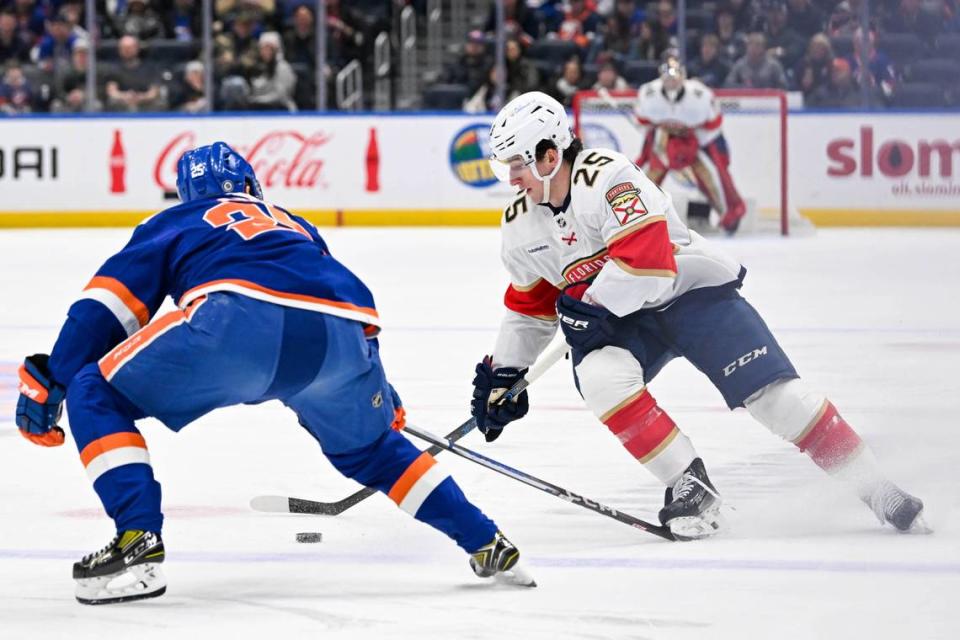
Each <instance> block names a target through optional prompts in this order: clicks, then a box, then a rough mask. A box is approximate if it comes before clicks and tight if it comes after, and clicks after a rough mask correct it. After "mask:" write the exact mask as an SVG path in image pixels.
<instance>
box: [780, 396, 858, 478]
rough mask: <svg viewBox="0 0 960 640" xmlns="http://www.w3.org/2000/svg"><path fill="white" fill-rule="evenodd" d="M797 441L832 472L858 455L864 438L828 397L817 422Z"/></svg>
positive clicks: (802, 449)
mask: <svg viewBox="0 0 960 640" xmlns="http://www.w3.org/2000/svg"><path fill="white" fill-rule="evenodd" d="M794 444H796V445H797V447H799V448H800V451H803V452H804V453H806V454H807V455H808V456H810V459H811V460H813V461H814V462H815V463H816V464H817V466H818V467H820V468H821V469H823V470H824V471H827V472H828V473H830V472H834V471H837V470H838V469H839V468H840V467H843V466H844V465H845V464H847V462H849V461H851V460H852V459H853V458H854V457H856V455H857V453H858V452H859V450H860V449H861V448H862V446H863V441H862V440H861V439H860V436H858V435H857V433H856V432H855V431H854V430H853V429H852V428H851V427H850V425H849V424H847V421H846V420H844V419H843V418H842V417H840V414H839V413H837V409H836V408H835V407H834V406H833V403H831V402H830V401H827V402H825V403H824V406H823V409H822V410H821V412H820V414H819V415H818V416H817V418H816V419H815V420H814V422H813V425H812V426H810V427H809V428H808V429H807V430H806V431H805V432H804V434H803V435H801V436H800V438H798V439H797V440H796V441H794Z"/></svg>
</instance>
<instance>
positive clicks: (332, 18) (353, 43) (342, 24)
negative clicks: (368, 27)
mask: <svg viewBox="0 0 960 640" xmlns="http://www.w3.org/2000/svg"><path fill="white" fill-rule="evenodd" d="M326 2H327V39H328V40H329V42H330V46H329V48H328V50H327V51H328V55H327V57H328V58H330V59H331V60H330V63H331V64H332V65H333V66H335V67H336V68H338V69H339V68H342V67H343V66H344V65H346V64H347V63H348V62H350V61H351V60H355V59H358V58H359V59H363V57H364V51H365V47H366V45H367V37H366V35H365V33H364V29H365V19H364V16H363V13H362V12H361V11H360V10H358V9H355V8H352V7H349V6H348V7H344V6H343V4H342V3H341V2H340V0H326Z"/></svg>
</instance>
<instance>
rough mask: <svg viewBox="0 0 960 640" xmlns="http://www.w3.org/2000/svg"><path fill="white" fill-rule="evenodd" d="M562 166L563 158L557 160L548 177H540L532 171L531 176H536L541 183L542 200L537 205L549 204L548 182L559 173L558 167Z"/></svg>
mask: <svg viewBox="0 0 960 640" xmlns="http://www.w3.org/2000/svg"><path fill="white" fill-rule="evenodd" d="M562 164H563V158H558V160H557V165H556V166H555V167H554V168H553V171H551V172H550V173H549V174H548V175H545V176H541V175H540V174H539V173H538V172H537V171H536V170H534V172H533V175H535V176H537V178H539V179H540V182H542V183H543V198H541V199H540V202H539V203H538V204H550V182H551V180H552V179H553V177H554V176H555V175H557V172H559V171H560V165H562Z"/></svg>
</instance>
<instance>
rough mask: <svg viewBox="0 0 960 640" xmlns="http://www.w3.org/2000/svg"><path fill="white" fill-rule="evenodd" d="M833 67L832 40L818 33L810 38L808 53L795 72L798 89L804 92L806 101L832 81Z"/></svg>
mask: <svg viewBox="0 0 960 640" xmlns="http://www.w3.org/2000/svg"><path fill="white" fill-rule="evenodd" d="M832 65H833V47H832V46H831V44H830V38H828V37H827V36H826V35H825V34H823V33H818V34H816V35H815V36H813V37H812V38H810V44H808V45H807V53H806V55H805V56H804V57H803V59H801V60H800V62H799V63H798V64H797V68H796V70H795V71H794V74H793V75H794V79H795V83H796V87H797V88H798V89H800V91H802V92H803V97H804V100H805V101H806V100H809V99H810V97H811V96H812V95H813V94H814V92H816V91H817V89H819V88H820V87H822V86H824V85H825V84H827V83H828V82H829V81H830V72H831V69H832V68H833V67H832Z"/></svg>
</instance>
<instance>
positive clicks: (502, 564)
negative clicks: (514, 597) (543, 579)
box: [470, 531, 537, 587]
mask: <svg viewBox="0 0 960 640" xmlns="http://www.w3.org/2000/svg"><path fill="white" fill-rule="evenodd" d="M470 568H471V569H473V572H474V573H475V574H477V575H478V576H480V577H481V578H495V579H497V580H500V581H503V582H507V583H509V584H515V585H519V586H522V587H535V586H537V583H536V582H535V581H534V579H533V576H531V575H530V574H529V573H527V571H526V570H525V569H524V568H523V567H521V566H520V552H519V551H518V550H517V548H516V547H515V546H513V543H512V542H510V541H509V540H507V539H506V538H505V537H504V535H503V534H502V533H500V532H499V531H497V534H496V535H495V536H494V537H493V540H491V541H490V542H489V543H487V544H485V545H483V546H482V547H480V548H479V549H477V550H476V551H474V552H473V553H472V554H470Z"/></svg>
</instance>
